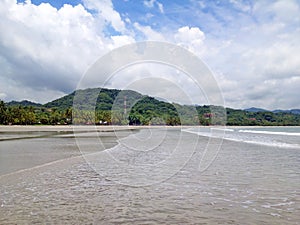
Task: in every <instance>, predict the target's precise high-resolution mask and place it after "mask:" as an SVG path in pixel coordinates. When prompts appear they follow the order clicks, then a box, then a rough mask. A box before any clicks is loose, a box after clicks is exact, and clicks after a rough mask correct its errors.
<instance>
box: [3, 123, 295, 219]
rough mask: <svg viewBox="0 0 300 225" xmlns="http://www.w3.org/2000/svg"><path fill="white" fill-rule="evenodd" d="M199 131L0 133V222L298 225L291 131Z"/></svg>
mask: <svg viewBox="0 0 300 225" xmlns="http://www.w3.org/2000/svg"><path fill="white" fill-rule="evenodd" d="M203 129H204V128H203V127H200V128H197V129H196V128H194V127H154V128H153V127H126V126H125V127H109V126H107V127H96V128H95V127H92V126H91V127H84V126H82V127H76V128H74V127H71V126H55V127H52V126H49V127H47V126H32V127H30V126H28V127H27V126H25V127H21V126H13V127H9V126H7V127H0V134H1V136H0V137H1V141H0V153H1V170H0V172H1V175H0V190H1V196H0V224H35V223H37V224H115V223H118V224H119V223H120V224H141V223H144V224H145V223H146V224H161V223H167V224H183V223H186V224H195V223H200V224H297V223H298V221H299V216H298V215H299V203H300V199H299V190H300V187H299V184H300V180H299V169H300V168H299V148H298V145H299V144H300V143H299V140H298V139H299V138H298V136H297V133H294V134H292V135H286V136H284V135H283V134H282V133H283V130H280V132H281V133H280V134H272V135H271V134H268V133H263V134H260V133H259V132H261V130H258V133H254V132H257V130H255V129H260V128H252V130H251V128H248V127H247V128H240V127H235V128H226V129H231V130H227V131H226V132H227V133H226V134H225V138H224V139H222V140H221V138H219V137H216V136H215V137H209V135H207V131H206V130H203ZM249 129H250V131H251V132H252V133H251V132H249ZM270 129H271V128H270ZM276 131H277V130H276ZM232 132H234V133H232ZM247 132H248V133H247ZM268 132H273V131H272V130H268ZM278 132H279V131H278ZM286 133H287V132H286ZM216 135H219V133H216ZM226 135H227V136H226ZM259 135H260V136H259ZM258 136H259V138H258V139H257V140H256V139H255V138H257V137H258ZM258 140H260V141H258ZM251 141H252V142H254V143H251ZM285 144H289V145H285ZM208 146H209V147H208ZM208 161H209V162H208ZM201 165H209V166H207V167H205V170H201V168H203V166H202V167H201Z"/></svg>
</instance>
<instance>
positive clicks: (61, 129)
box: [0, 125, 300, 132]
mask: <svg viewBox="0 0 300 225" xmlns="http://www.w3.org/2000/svg"><path fill="white" fill-rule="evenodd" d="M194 127H199V128H224V129H226V128H233V129H234V128H271V127H300V126H202V125H199V126H188V125H183V126H131V125H124V126H121V125H120V126H117V125H111V126H94V125H84V126H82V125H59V126H57V125H0V132H9V131H12V132H25V131H57V132H67V131H69V132H70V131H91V130H94V131H100V132H101V131H120V130H138V129H149V128H151V129H162V128H163V129H178V128H194Z"/></svg>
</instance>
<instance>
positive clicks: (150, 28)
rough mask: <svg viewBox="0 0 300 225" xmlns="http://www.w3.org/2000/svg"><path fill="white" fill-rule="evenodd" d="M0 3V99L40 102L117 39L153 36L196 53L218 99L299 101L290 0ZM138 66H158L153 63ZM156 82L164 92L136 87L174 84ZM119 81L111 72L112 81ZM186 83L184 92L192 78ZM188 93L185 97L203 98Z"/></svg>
mask: <svg viewBox="0 0 300 225" xmlns="http://www.w3.org/2000/svg"><path fill="white" fill-rule="evenodd" d="M0 11H1V13H0V21H1V22H0V28H1V30H2V31H5V32H1V34H0V66H1V68H2V70H1V72H0V99H4V100H5V101H10V100H22V99H28V100H31V101H36V102H42V103H45V102H48V101H50V100H53V99H55V98H57V97H60V96H63V95H65V94H68V93H70V92H72V91H73V90H74V89H75V88H76V87H77V85H78V82H79V81H80V79H81V78H82V76H83V75H84V72H85V71H87V69H88V68H89V67H90V66H91V65H92V64H93V63H94V62H95V61H96V60H97V59H98V58H99V57H101V56H103V55H104V54H106V53H108V52H110V51H111V50H113V49H116V48H118V47H120V46H122V45H125V44H130V43H134V42H137V41H145V40H155V41H163V42H169V43H173V44H176V45H179V46H182V47H184V48H186V49H187V50H189V51H191V52H192V53H193V54H196V55H197V56H198V57H199V58H201V59H202V60H203V61H204V62H205V63H206V64H207V65H208V67H209V68H210V69H211V70H212V71H213V73H214V76H215V79H216V80H217V82H218V85H219V87H220V89H221V91H222V94H223V96H224V99H225V105H226V106H229V107H234V108H247V107H251V106H255V107H263V108H267V109H276V108H283V109H290V108H300V101H299V99H298V92H299V91H298V89H299V87H300V38H299V37H300V16H299V15H300V2H299V1H297V0H281V1H279V0H278V1H273V0H261V1H250V0H245V1H243V0H227V1H205V0H185V1H179V0H174V1H167V0H165V1H163V0H141V1H134V0H101V1H100V0H75V1H73V0H72V1H71V0H57V1H51V0H31V1H29V0H27V1H23V0H22V1H21V0H18V1H16V0H7V1H2V2H1V3H0ZM140 69H141V70H143V71H145V70H147V71H148V72H147V73H150V72H149V71H151V73H163V71H164V73H167V72H166V70H163V69H162V68H159V67H157V69H156V70H153V68H151V69H149V68H147V66H145V67H144V68H140ZM128 71H130V70H128ZM128 71H127V72H128ZM132 71H134V73H133V72H132V74H129V75H126V76H128V77H127V82H129V83H130V82H131V81H130V78H132V80H133V79H135V80H136V79H137V78H139V73H140V72H139V71H138V70H137V69H136V68H135V69H133V70H132ZM173 72H174V71H173ZM128 73H129V72H128ZM169 73H172V71H171V70H170V71H169ZM178 80H181V78H178ZM162 83H163V82H162ZM162 83H161V84H157V86H158V87H160V89H163V90H165V91H164V94H163V93H158V92H157V93H155V92H153V90H152V91H151V90H150V89H151V87H149V88H147V87H145V85H141V86H143V89H139V91H144V93H146V94H147V93H149V94H155V95H157V96H158V97H162V98H168V95H169V96H174V95H175V94H176V93H173V92H174V91H173V92H172V88H171V87H172V85H170V86H169V87H168V85H166V84H162ZM122 85H123V87H124V85H125V83H124V81H123V83H122V82H121V83H120V82H116V81H115V82H111V87H112V88H114V87H115V88H120V87H122ZM159 85H161V86H159ZM127 86H130V85H129V84H128V85H127ZM187 89H189V91H190V92H191V95H193V90H194V89H193V87H192V86H190V87H187ZM194 91H195V96H196V97H197V95H196V90H194ZM196 97H195V100H193V101H195V103H197V104H202V103H204V102H201V100H199V101H198V102H197V100H196V99H197V98H196ZM198 99H201V97H200V96H199V98H198ZM172 100H174V99H172ZM181 101H182V99H180V96H179V97H178V102H181ZM182 103H184V102H182Z"/></svg>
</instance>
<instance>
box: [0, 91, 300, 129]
mask: <svg viewBox="0 0 300 225" xmlns="http://www.w3.org/2000/svg"><path fill="white" fill-rule="evenodd" d="M212 109H213V110H212ZM225 110H226V113H225V116H226V117H225V118H224V115H223V117H221V116H222V112H224V108H222V107H220V106H207V105H204V106H188V105H180V104H176V103H173V104H171V103H167V102H163V101H159V100H157V99H155V98H153V97H150V96H146V95H142V94H140V93H138V92H135V91H131V90H123V91H121V90H116V89H104V88H89V89H85V90H78V91H76V92H75V91H74V92H72V93H71V94H69V95H66V96H64V97H62V98H59V99H56V100H54V101H52V102H49V103H47V104H44V105H42V104H38V103H32V102H29V101H22V102H15V101H13V102H9V103H4V102H3V101H0V124H6V125H8V124H12V125H14V124H18V125H33V124H47V125H59V124H72V123H73V124H96V125H112V124H113V125H126V124H130V125H225V124H224V121H226V125H236V126H241V125H247V126H251V125H257V126H265V125H267V126H286V125H289V126H293V125H297V126H300V114H297V113H292V112H290V111H282V110H279V111H278V112H270V111H266V110H254V108H252V109H251V110H249V109H248V110H237V109H231V108H226V109H225ZM218 112H220V113H218ZM296 112H297V111H296Z"/></svg>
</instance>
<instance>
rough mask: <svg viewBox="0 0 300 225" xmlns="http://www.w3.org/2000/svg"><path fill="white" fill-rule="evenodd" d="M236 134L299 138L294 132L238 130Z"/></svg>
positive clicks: (298, 134)
mask: <svg viewBox="0 0 300 225" xmlns="http://www.w3.org/2000/svg"><path fill="white" fill-rule="evenodd" d="M238 132H241V133H254V134H271V135H288V136H300V133H296V132H280V131H263V130H239V131H238Z"/></svg>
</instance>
